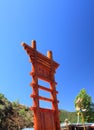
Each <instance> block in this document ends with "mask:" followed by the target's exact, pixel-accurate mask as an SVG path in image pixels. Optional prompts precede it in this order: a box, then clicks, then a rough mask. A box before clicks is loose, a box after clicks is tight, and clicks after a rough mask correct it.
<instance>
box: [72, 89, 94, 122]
mask: <svg viewBox="0 0 94 130" xmlns="http://www.w3.org/2000/svg"><path fill="white" fill-rule="evenodd" d="M79 99H81V103H80V108H81V110H86V111H84V112H83V111H82V112H83V115H84V121H85V122H94V112H93V111H92V109H91V103H92V99H91V97H90V96H89V95H88V94H87V92H86V90H85V89H82V90H81V91H80V92H79V93H78V95H77V96H76V99H75V101H74V104H75V107H77V100H79Z"/></svg>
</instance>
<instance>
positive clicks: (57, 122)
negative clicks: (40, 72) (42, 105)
mask: <svg viewBox="0 0 94 130" xmlns="http://www.w3.org/2000/svg"><path fill="white" fill-rule="evenodd" d="M47 57H48V58H50V59H51V72H50V75H51V76H50V78H51V82H50V88H51V89H52V90H53V91H52V92H51V98H52V99H53V102H52V109H53V110H54V111H55V112H54V118H55V124H56V130H60V121H59V111H58V103H57V95H56V87H55V85H56V82H55V77H54V74H55V70H54V69H53V63H52V60H53V56H52V52H51V51H48V52H47Z"/></svg>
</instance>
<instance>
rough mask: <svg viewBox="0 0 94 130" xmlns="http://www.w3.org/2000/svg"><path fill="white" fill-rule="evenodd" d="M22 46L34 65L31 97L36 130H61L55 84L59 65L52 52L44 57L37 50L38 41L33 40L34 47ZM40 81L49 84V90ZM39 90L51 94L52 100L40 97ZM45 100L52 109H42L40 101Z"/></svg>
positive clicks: (31, 73) (23, 44)
mask: <svg viewBox="0 0 94 130" xmlns="http://www.w3.org/2000/svg"><path fill="white" fill-rule="evenodd" d="M22 46H23V47H24V49H25V50H26V52H27V54H28V55H29V58H30V62H31V63H32V71H31V72H30V75H31V76H32V82H31V83H30V86H31V87H32V94H31V95H30V97H31V98H32V99H33V105H32V107H31V110H33V111H34V130H60V121H59V110H58V102H59V101H58V100H57V93H58V92H57V91H56V84H57V83H56V82H55V77H54V75H55V70H56V69H57V68H58V66H59V64H58V63H57V62H55V61H54V60H53V58H52V52H51V51H48V52H47V56H44V55H43V54H41V53H40V52H38V51H37V49H36V41H35V40H32V46H29V45H27V44H26V43H22ZM38 79H41V80H43V81H45V82H48V83H49V86H50V87H49V88H47V87H44V86H42V85H39V84H38ZM39 89H40V90H44V91H47V92H50V95H51V98H47V97H44V96H40V95H39ZM40 100H44V101H47V102H51V104H52V108H51V109H48V108H41V107H40V104H39V101H40Z"/></svg>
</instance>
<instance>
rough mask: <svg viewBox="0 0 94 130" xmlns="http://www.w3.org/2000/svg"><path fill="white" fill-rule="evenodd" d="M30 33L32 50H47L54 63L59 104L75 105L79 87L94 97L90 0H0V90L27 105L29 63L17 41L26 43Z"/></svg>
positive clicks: (93, 12)
mask: <svg viewBox="0 0 94 130" xmlns="http://www.w3.org/2000/svg"><path fill="white" fill-rule="evenodd" d="M33 39H35V40H36V41H37V50H38V51H40V52H41V53H43V54H44V55H46V53H47V51H48V50H52V52H53V58H54V60H55V61H57V62H58V63H59V64H60V66H59V68H58V69H57V71H56V76H55V79H56V81H57V83H58V85H57V88H56V89H57V90H58V92H59V94H58V100H59V101H60V102H59V108H60V109H66V110H69V111H75V108H74V100H75V97H76V96H77V94H78V93H79V91H80V90H81V89H82V88H85V89H86V91H87V93H88V94H89V95H90V96H91V97H92V100H93V102H94V0H47V1H46V0H3V1H0V92H1V93H3V94H4V95H5V96H6V97H7V98H8V99H9V100H10V101H15V100H19V102H20V103H22V104H25V105H27V106H31V105H32V100H31V98H30V94H31V92H32V90H31V87H30V86H29V84H30V82H31V77H30V75H29V72H30V71H31V64H30V63H29V62H28V60H29V58H28V56H27V55H26V53H25V51H24V50H23V48H22V46H21V42H23V41H24V42H26V43H27V44H28V45H30V44H31V41H32V40H33ZM44 95H45V94H44ZM42 105H43V106H45V104H44V103H43V104H42Z"/></svg>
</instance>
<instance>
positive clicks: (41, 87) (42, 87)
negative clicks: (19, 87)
mask: <svg viewBox="0 0 94 130" xmlns="http://www.w3.org/2000/svg"><path fill="white" fill-rule="evenodd" d="M38 86H39V89H41V90H45V91H48V92H53V89H50V88H46V87H44V86H41V85H38ZM55 92H56V94H58V91H56V90H55Z"/></svg>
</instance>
